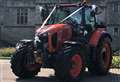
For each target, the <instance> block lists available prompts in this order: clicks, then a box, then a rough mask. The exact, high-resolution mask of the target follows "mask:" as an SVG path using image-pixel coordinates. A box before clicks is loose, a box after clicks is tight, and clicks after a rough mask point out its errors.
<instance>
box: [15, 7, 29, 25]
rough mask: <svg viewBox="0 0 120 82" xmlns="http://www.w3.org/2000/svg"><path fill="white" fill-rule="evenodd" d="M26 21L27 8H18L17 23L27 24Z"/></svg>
mask: <svg viewBox="0 0 120 82" xmlns="http://www.w3.org/2000/svg"><path fill="white" fill-rule="evenodd" d="M27 23H28V9H27V8H18V9H17V24H27Z"/></svg>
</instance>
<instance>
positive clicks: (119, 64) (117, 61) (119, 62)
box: [112, 55, 120, 68]
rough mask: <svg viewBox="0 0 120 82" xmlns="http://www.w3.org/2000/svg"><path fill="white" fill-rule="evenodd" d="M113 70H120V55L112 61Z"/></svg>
mask: <svg viewBox="0 0 120 82" xmlns="http://www.w3.org/2000/svg"><path fill="white" fill-rule="evenodd" d="M112 68H120V55H118V56H113V59H112Z"/></svg>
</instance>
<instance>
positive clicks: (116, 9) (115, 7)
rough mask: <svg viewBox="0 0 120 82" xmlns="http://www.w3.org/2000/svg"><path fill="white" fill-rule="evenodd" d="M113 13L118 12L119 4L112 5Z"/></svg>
mask: <svg viewBox="0 0 120 82" xmlns="http://www.w3.org/2000/svg"><path fill="white" fill-rule="evenodd" d="M113 11H114V12H119V4H118V3H114V4H113Z"/></svg>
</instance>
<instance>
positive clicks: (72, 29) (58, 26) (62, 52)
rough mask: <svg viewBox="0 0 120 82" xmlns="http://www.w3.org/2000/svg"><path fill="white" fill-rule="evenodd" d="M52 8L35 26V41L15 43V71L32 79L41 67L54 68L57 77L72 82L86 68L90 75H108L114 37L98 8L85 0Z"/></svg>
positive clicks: (13, 69) (18, 74)
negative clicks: (99, 19)
mask: <svg viewBox="0 0 120 82" xmlns="http://www.w3.org/2000/svg"><path fill="white" fill-rule="evenodd" d="M52 8H53V9H51V12H50V13H49V15H48V17H46V19H45V21H44V22H43V24H42V25H41V26H40V27H39V28H37V29H36V31H35V37H34V40H26V39H24V40H20V41H19V42H18V43H17V44H16V52H15V53H14V54H13V55H12V57H11V61H10V62H11V69H12V71H13V73H14V74H15V75H16V76H18V77H19V78H31V77H34V76H35V75H37V74H38V72H40V69H41V68H52V69H54V70H55V76H56V77H57V78H58V80H69V81H75V80H79V79H80V78H81V77H82V75H83V74H84V71H85V69H86V68H88V71H89V72H90V73H91V74H95V75H106V74H107V73H108V72H109V69H110V65H111V60H112V48H111V42H112V38H111V36H110V34H109V33H108V32H107V29H106V25H105V24H104V23H102V22H99V21H98V18H97V15H98V13H99V10H98V7H97V6H96V5H88V4H87V3H86V2H83V3H79V4H78V3H75V4H57V5H55V6H54V7H53V6H52ZM43 9H44V8H43ZM47 13H48V12H47ZM44 14H45V12H44V13H43V15H44Z"/></svg>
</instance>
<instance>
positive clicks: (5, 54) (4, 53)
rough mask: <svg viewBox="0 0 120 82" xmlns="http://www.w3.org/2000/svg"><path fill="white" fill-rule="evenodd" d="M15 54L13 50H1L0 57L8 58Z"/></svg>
mask: <svg viewBox="0 0 120 82" xmlns="http://www.w3.org/2000/svg"><path fill="white" fill-rule="evenodd" d="M14 52H15V48H1V49H0V57H10V56H11V55H12V54H13V53H14Z"/></svg>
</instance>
